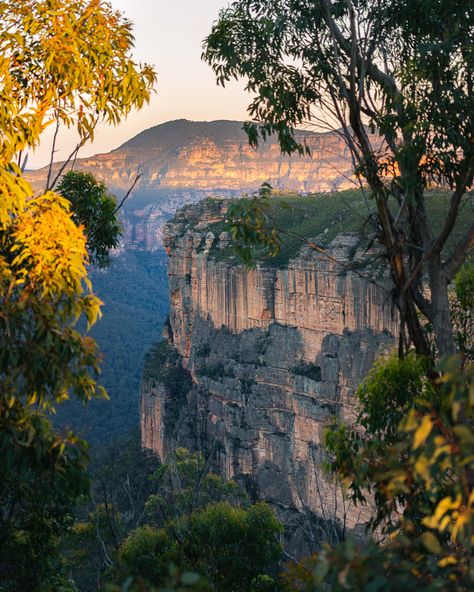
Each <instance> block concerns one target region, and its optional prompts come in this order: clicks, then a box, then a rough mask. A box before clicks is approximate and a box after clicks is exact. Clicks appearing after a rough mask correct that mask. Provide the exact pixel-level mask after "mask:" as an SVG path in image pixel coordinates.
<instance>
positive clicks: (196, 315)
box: [142, 201, 397, 553]
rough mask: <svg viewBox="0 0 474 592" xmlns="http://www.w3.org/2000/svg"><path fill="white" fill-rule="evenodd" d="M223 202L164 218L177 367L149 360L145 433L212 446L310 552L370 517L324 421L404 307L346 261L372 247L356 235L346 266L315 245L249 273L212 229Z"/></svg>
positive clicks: (155, 445) (340, 411) (332, 249)
mask: <svg viewBox="0 0 474 592" xmlns="http://www.w3.org/2000/svg"><path fill="white" fill-rule="evenodd" d="M225 208H226V202H224V201H222V202H215V201H214V202H207V203H205V202H204V203H201V204H199V205H197V206H193V207H189V206H188V207H187V208H185V209H184V210H181V212H179V213H178V215H177V216H176V217H175V218H174V220H173V221H172V222H170V223H168V225H167V228H166V234H165V246H166V248H167V251H168V254H169V264H168V275H169V283H170V296H171V310H170V320H169V326H168V327H167V328H166V331H165V332H166V336H167V341H168V354H167V356H168V358H167V360H164V358H163V357H162V358H161V359H160V360H157V362H156V363H157V364H158V365H159V364H163V362H165V366H166V364H167V367H168V370H167V372H168V375H167V377H164V375H163V374H162V375H161V376H159V375H158V374H156V373H154V372H153V360H152V359H150V360H149V362H148V369H147V368H146V369H145V373H144V378H143V383H142V440H143V444H144V446H146V447H149V448H152V449H154V450H155V451H156V452H158V453H159V454H160V455H166V453H167V451H168V450H169V449H170V448H171V447H173V446H175V445H177V444H179V445H186V446H189V447H192V448H201V449H203V450H204V451H206V452H208V453H211V454H212V456H213V459H214V463H215V468H216V470H218V471H219V472H220V473H221V474H222V475H224V476H225V477H227V478H234V479H236V480H238V481H239V482H241V483H243V484H244V485H245V486H246V487H247V488H248V490H249V491H250V492H251V494H252V495H254V496H255V497H256V498H260V499H265V500H266V501H268V502H269V503H271V504H272V505H273V507H274V508H275V509H276V511H277V513H278V514H279V516H280V518H281V519H282V520H283V522H284V523H285V525H286V532H287V544H288V546H289V547H290V548H291V549H293V550H294V551H295V552H296V553H298V552H307V551H308V550H311V548H312V547H315V546H316V545H317V543H318V541H319V542H320V541H321V539H322V538H328V537H331V536H333V535H335V533H336V531H337V528H343V527H346V528H355V527H356V526H357V524H358V523H359V522H362V521H363V519H364V516H361V515H359V511H358V510H357V511H354V509H350V508H348V507H347V506H346V505H345V504H344V502H343V500H342V498H341V495H340V491H339V490H338V488H337V486H336V485H335V484H334V483H333V482H331V481H330V480H329V479H328V478H327V477H325V476H324V475H323V472H322V458H323V452H322V449H321V440H322V433H323V429H324V426H325V425H327V423H328V422H329V421H331V420H332V418H334V417H335V416H337V417H341V418H343V419H346V420H349V421H350V420H351V419H352V418H353V416H354V400H353V395H354V390H355V389H356V387H357V386H358V384H359V383H360V381H361V379H362V378H363V376H364V375H365V374H366V373H367V371H368V370H369V368H370V366H371V364H372V363H373V361H374V358H375V357H376V356H377V354H378V353H380V352H382V351H384V350H386V349H387V348H388V347H390V345H391V344H392V343H393V338H394V335H396V333H397V317H396V314H395V311H394V310H393V309H392V307H391V304H390V299H389V298H388V291H387V289H385V288H384V286H383V285H379V284H374V283H371V282H370V281H368V280H366V279H364V278H363V277H360V276H359V275H357V273H355V272H352V271H348V269H347V267H346V263H348V262H349V261H350V262H351V263H354V262H358V263H359V264H360V265H361V264H362V262H363V259H364V257H365V256H366V255H365V253H364V250H363V249H362V248H361V246H360V245H359V239H358V238H357V236H356V235H355V234H351V233H349V234H345V235H339V236H337V237H336V238H335V239H334V240H332V241H331V244H330V246H329V248H328V253H330V254H331V256H332V257H333V258H335V259H337V260H338V261H340V262H341V264H338V263H336V262H335V261H334V260H333V259H331V260H329V259H328V258H327V257H326V256H324V255H321V254H318V253H316V252H314V251H311V250H310V249H308V248H304V249H302V250H301V251H300V253H299V254H298V256H297V257H295V258H293V259H291V260H290V261H289V263H288V264H287V265H286V266H285V267H284V268H278V267H272V266H270V265H268V264H260V265H257V267H256V268H255V269H253V270H250V271H249V270H247V269H246V268H245V267H243V266H242V265H239V264H238V262H237V261H236V260H235V259H232V258H229V257H227V258H226V257H222V256H220V255H219V254H222V252H223V249H225V248H226V245H227V242H228V238H227V235H226V233H221V234H219V235H216V234H215V233H213V232H212V231H211V229H213V228H215V222H216V221H217V220H219V219H222V217H223V215H224V210H225ZM165 357H166V356H165ZM170 371H173V372H174V375H173V376H174V378H173V380H170V379H169V376H170V375H169V372H170ZM179 372H181V373H182V374H181V376H184V375H186V376H187V377H188V379H189V383H188V386H187V387H186V389H185V390H186V392H183V389H182V388H180V389H179V393H178V392H177V390H176V386H177V385H182V379H180V378H179ZM328 525H331V527H330V528H329V527H328Z"/></svg>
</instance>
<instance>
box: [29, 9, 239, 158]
mask: <svg viewBox="0 0 474 592" xmlns="http://www.w3.org/2000/svg"><path fill="white" fill-rule="evenodd" d="M111 2H112V5H113V6H114V7H116V8H117V9H119V10H121V11H122V12H123V13H124V14H125V15H126V16H127V17H128V18H129V19H130V20H131V21H132V22H133V23H134V33H135V52H134V56H135V58H136V60H137V61H146V62H148V63H151V64H153V65H154V66H155V70H156V71H157V73H158V82H157V85H156V91H157V92H156V95H155V96H154V97H153V99H152V101H151V103H150V105H149V106H148V107H145V108H144V109H143V110H142V111H140V112H137V113H132V114H131V115H130V116H129V118H128V120H127V121H126V122H125V123H122V124H121V125H120V126H119V127H118V128H109V127H105V126H103V127H101V128H100V129H99V131H98V133H97V137H96V140H95V142H94V144H92V145H91V144H88V145H87V146H85V147H84V148H83V149H82V151H81V153H80V156H89V155H91V154H96V153H98V152H108V151H109V150H111V149H113V148H116V147H117V146H119V145H120V144H122V143H123V142H125V141H126V140H128V139H129V138H131V137H132V136H134V135H135V134H137V133H138V132H140V131H142V130H143V129H146V128H148V127H151V126H153V125H156V124H158V123H162V122H164V121H169V120H172V119H181V118H186V119H194V120H213V119H239V120H241V119H245V117H246V109H245V108H246V106H247V104H248V103H249V102H250V101H249V97H248V95H246V94H245V93H244V91H243V84H242V83H232V84H231V85H230V86H228V87H226V88H225V89H222V87H218V86H217V85H216V83H215V79H214V75H213V73H212V70H211V69H210V68H209V66H207V64H205V63H203V62H201V57H200V56H201V45H202V40H203V39H204V38H205V37H206V35H208V34H209V32H210V30H211V26H212V23H213V21H215V20H216V19H217V16H218V13H219V10H220V9H221V8H223V7H225V6H227V5H228V2H227V1H226V0H111ZM60 139H61V141H60V143H59V146H58V147H59V149H60V150H59V151H58V153H57V154H56V159H57V160H61V158H63V157H64V156H65V155H66V153H67V152H69V151H70V150H71V149H72V147H73V146H74V145H75V141H76V139H75V136H73V135H72V134H67V133H66V134H63V135H62V137H61V138H60ZM50 144H51V132H50V133H49V134H46V135H45V137H44V139H43V141H42V142H41V146H40V148H39V149H38V150H37V151H36V153H35V154H32V155H30V159H29V162H28V166H29V167H32V168H33V167H39V166H43V165H45V164H46V163H47V162H48V159H49V150H50Z"/></svg>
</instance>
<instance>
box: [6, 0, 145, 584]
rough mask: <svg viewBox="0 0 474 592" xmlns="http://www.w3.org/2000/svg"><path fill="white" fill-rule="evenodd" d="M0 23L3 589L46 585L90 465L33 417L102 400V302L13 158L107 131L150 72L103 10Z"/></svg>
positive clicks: (23, 13) (52, 0) (62, 220)
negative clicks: (56, 133)
mask: <svg viewBox="0 0 474 592" xmlns="http://www.w3.org/2000/svg"><path fill="white" fill-rule="evenodd" d="M0 14H1V15H2V18H1V22H0V47H1V52H0V53H1V57H0V106H1V108H0V129H1V132H0V195H1V199H0V310H1V312H0V423H1V427H2V429H1V430H0V452H1V457H2V463H1V467H0V482H1V484H2V486H1V488H0V532H1V535H0V566H2V569H1V570H0V572H1V575H0V587H1V588H2V589H4V590H24V589H25V585H26V584H25V582H28V585H27V586H26V587H27V588H28V589H43V588H44V589H47V586H48V583H47V582H48V577H49V576H51V577H53V576H52V574H54V573H55V570H54V568H53V564H54V551H55V549H56V546H57V540H56V537H57V528H58V525H61V524H64V521H65V520H66V519H67V516H68V513H69V512H70V509H71V501H72V500H73V499H74V498H75V497H77V495H79V494H80V493H83V492H84V491H85V490H86V489H87V479H86V476H85V473H84V470H85V464H86V456H87V455H86V448H85V445H84V443H83V442H81V441H79V440H77V438H75V437H74V436H73V435H72V434H66V435H60V434H57V433H56V432H54V430H53V429H52V427H51V425H50V423H49V422H48V421H47V420H46V419H45V418H44V412H45V411H47V412H49V413H52V412H54V410H55V408H56V406H57V405H58V404H59V403H61V402H62V401H64V400H66V399H68V398H70V397H77V398H78V399H79V400H80V401H82V402H87V401H89V400H90V399H91V398H93V397H100V396H104V391H103V389H101V388H100V387H98V386H97V385H96V382H95V378H96V375H97V373H98V371H99V358H98V352H97V347H96V344H95V342H94V341H93V340H92V339H91V338H90V337H88V336H87V334H86V335H84V334H82V333H81V332H80V331H79V330H78V328H77V322H78V320H79V319H80V318H81V317H85V318H86V319H87V322H88V325H89V326H90V325H92V324H93V323H94V321H95V320H96V319H97V318H98V316H99V314H100V304H101V303H100V301H99V299H98V298H97V297H96V296H94V294H93V292H92V286H91V284H90V282H89V280H88V277H87V267H86V266H87V263H88V261H89V259H88V254H87V249H86V237H85V235H84V232H83V229H82V227H79V226H77V225H76V224H75V222H74V220H73V216H72V212H71V209H70V204H69V202H68V201H67V200H66V199H65V198H64V197H62V196H60V195H59V194H57V193H54V192H52V191H46V192H45V193H43V194H41V195H33V190H32V188H31V186H30V185H29V183H28V182H27V181H26V180H25V179H24V177H23V175H22V164H23V155H24V154H25V153H26V152H27V151H28V150H30V149H32V148H34V147H35V146H37V145H38V142H39V140H40V136H41V133H42V132H43V131H44V130H45V129H46V128H47V127H48V126H49V125H50V124H51V123H53V122H58V121H59V122H61V123H62V124H64V125H66V126H68V127H75V128H76V129H77V131H78V134H79V138H80V143H83V142H85V141H86V140H87V139H88V138H92V137H93V134H94V127H95V125H96V124H97V122H98V121H99V120H104V121H106V122H108V123H113V124H116V123H118V122H119V121H120V120H121V119H122V118H123V117H125V116H126V115H127V114H128V113H129V112H130V110H131V109H133V108H140V107H141V106H142V105H143V104H144V103H145V102H146V101H148V99H149V97H150V92H151V89H152V85H153V83H154V80H155V75H154V72H153V70H152V69H151V68H150V67H149V66H143V67H142V66H140V65H137V64H135V63H134V62H133V60H132V58H131V49H132V47H133V36H132V32H131V24H130V23H129V22H128V21H126V20H125V19H124V18H123V17H122V16H121V14H120V13H119V12H117V11H114V10H113V9H112V7H111V5H110V4H109V3H108V2H104V1H102V0H44V1H41V0H40V1H36V0H35V1H33V0H21V1H18V0H15V1H6V2H0ZM25 550H27V553H25ZM43 552H44V554H43ZM11 561H15V562H17V563H16V565H13V566H12V564H11ZM22 562H23V563H22ZM7 565H8V566H9V569H4V567H5V566H7ZM28 578H30V579H29V580H28ZM49 585H51V582H49Z"/></svg>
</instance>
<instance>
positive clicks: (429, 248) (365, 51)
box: [203, 0, 474, 355]
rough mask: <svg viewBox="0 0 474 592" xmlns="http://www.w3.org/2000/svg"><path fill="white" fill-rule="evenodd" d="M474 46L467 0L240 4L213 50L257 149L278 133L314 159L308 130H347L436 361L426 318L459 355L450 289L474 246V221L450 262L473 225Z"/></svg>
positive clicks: (400, 292)
mask: <svg viewBox="0 0 474 592" xmlns="http://www.w3.org/2000/svg"><path fill="white" fill-rule="evenodd" d="M473 42H474V4H473V3H472V2H465V0H420V1H417V2H413V1H412V0H383V1H382V0H237V1H236V2H233V3H232V4H231V5H230V6H229V7H228V8H226V9H224V10H222V11H221V12H220V15H219V19H218V21H217V22H216V24H215V25H214V26H213V29H212V32H211V34H210V35H209V36H208V37H207V39H206V41H205V46H204V53H203V58H204V59H205V60H206V61H207V62H208V63H209V64H210V65H211V66H212V68H213V70H214V72H215V74H216V77H217V82H218V83H219V84H222V85H223V86H224V85H225V84H226V83H227V82H228V81H230V80H231V79H233V78H235V79H238V78H244V79H246V81H247V84H246V88H247V90H249V91H250V92H251V93H252V94H253V99H252V101H251V103H250V104H249V107H248V112H249V115H250V118H251V119H252V121H251V122H250V123H248V124H246V126H245V128H246V131H247V133H248V135H249V140H250V143H251V144H253V145H257V144H258V142H259V140H261V139H263V140H264V139H265V138H266V137H267V136H268V135H269V134H277V135H278V138H279V141H280V145H281V148H282V150H283V151H284V152H287V153H291V152H295V151H299V152H300V153H304V152H305V151H306V147H305V146H304V144H302V143H301V142H300V140H299V139H298V136H297V135H295V130H296V128H297V127H298V126H300V125H302V124H307V123H313V124H315V125H319V126H320V127H322V128H324V129H327V128H328V127H329V128H331V129H337V130H338V131H339V133H340V134H341V136H342V137H343V139H344V141H345V142H346V144H347V146H348V148H349V150H350V154H351V155H352V158H353V162H354V169H355V174H356V176H357V177H358V178H359V180H361V181H362V182H363V183H364V184H365V185H366V186H368V187H369V188H370V192H371V195H372V198H373V202H372V204H373V209H374V214H373V215H372V216H371V219H372V221H373V222H374V225H375V228H376V232H377V235H378V238H379V240H380V242H381V243H382V245H383V247H384V249H385V253H386V256H387V259H388V261H389V263H390V270H391V275H392V279H393V285H394V291H393V293H394V300H395V302H396V304H397V306H398V309H399V312H400V320H401V336H402V338H401V340H402V345H403V343H404V345H405V346H407V345H409V343H410V342H411V343H413V344H414V346H415V348H416V349H417V351H418V352H420V353H423V354H430V353H431V352H430V344H429V339H428V336H427V333H426V331H425V328H424V323H423V321H422V320H421V318H420V317H424V318H425V319H428V321H429V324H430V325H431V326H432V328H433V331H434V337H435V342H436V346H437V351H438V354H439V355H445V354H450V353H453V352H454V351H455V340H454V336H453V327H452V323H451V319H450V309H449V298H448V286H449V284H450V282H451V281H452V279H453V277H454V276H455V274H456V272H457V271H458V270H459V268H460V266H461V265H462V263H463V262H464V261H465V260H466V258H467V257H468V255H469V253H470V250H471V249H472V246H473V244H474V222H473V223H472V224H471V226H470V228H469V230H468V231H467V233H466V234H464V236H462V237H461V238H459V239H457V240H456V241H454V242H455V244H454V245H451V249H450V252H449V255H447V254H446V253H447V250H446V249H445V246H446V243H447V241H448V240H450V241H451V242H453V229H454V228H455V225H456V221H457V220H458V218H459V217H460V216H469V215H471V216H472V209H469V204H471V207H472V193H471V191H470V189H471V187H472V182H473V173H474V142H473V135H474V134H473V117H474V95H473V66H474V52H473ZM370 131H372V132H376V133H375V135H373V134H370V133H369V132H370ZM377 136H379V137H377ZM433 185H436V186H442V187H445V188H446V189H447V190H448V191H449V192H450V196H449V203H448V207H447V210H446V215H445V217H444V219H443V221H442V225H441V227H440V228H437V227H436V225H434V224H433V221H432V220H430V218H429V215H428V213H427V202H428V200H429V199H430V195H429V192H427V189H428V188H429V187H431V186H433ZM426 288H428V289H426ZM420 313H421V314H420Z"/></svg>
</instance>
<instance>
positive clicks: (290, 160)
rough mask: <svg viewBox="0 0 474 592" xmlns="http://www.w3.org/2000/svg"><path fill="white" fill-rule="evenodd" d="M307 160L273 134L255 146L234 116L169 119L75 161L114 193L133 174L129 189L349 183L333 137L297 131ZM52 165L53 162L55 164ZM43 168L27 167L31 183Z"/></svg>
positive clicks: (342, 151)
mask: <svg viewBox="0 0 474 592" xmlns="http://www.w3.org/2000/svg"><path fill="white" fill-rule="evenodd" d="M300 138H301V140H302V141H304V142H305V143H306V144H307V146H308V147H309V148H310V149H311V151H312V158H309V157H300V156H296V155H295V156H292V157H288V156H283V155H282V154H281V152H280V148H279V145H278V143H277V141H276V139H275V138H269V139H268V140H267V142H265V143H262V144H261V146H260V147H259V148H258V149H257V150H255V149H253V148H251V147H250V146H249V143H248V138H247V135H246V134H245V133H244V132H243V131H242V123H241V122H238V121H212V122H193V121H186V120H178V121H170V122H168V123H164V124H162V125H158V126H156V127H153V128H150V129H148V130H146V131H144V132H142V133H140V134H138V135H137V136H136V137H134V138H132V139H131V140H129V141H128V142H126V143H125V144H123V145H122V146H120V147H119V148H117V149H116V150H113V151H112V152H109V153H107V154H97V155H96V156H93V157H90V158H82V159H78V160H77V161H76V163H75V165H76V168H78V169H81V170H86V171H88V172H91V173H93V174H94V175H96V176H97V177H98V178H99V179H101V180H103V181H104V182H105V183H106V184H107V186H108V187H109V188H110V189H112V190H113V191H117V192H121V191H126V190H127V189H128V188H129V187H130V186H131V184H132V182H133V181H134V179H135V176H136V174H137V171H138V170H139V171H140V179H139V182H138V183H137V186H136V189H137V190H139V191H158V190H163V189H167V190H176V189H193V190H201V191H214V190H223V189H224V190H229V191H236V192H242V191H248V190H253V189H255V188H257V187H259V186H260V185H261V184H262V183H263V182H265V181H267V182H270V183H271V184H272V185H273V187H274V188H276V189H285V190H291V191H299V192H301V191H309V192H320V191H334V190H337V189H343V188H347V187H351V186H353V183H351V181H350V180H349V179H350V177H351V176H352V161H351V159H350V156H349V154H348V151H347V148H346V146H345V144H344V142H343V141H342V140H341V138H340V137H339V135H338V134H336V133H333V132H328V133H313V132H309V131H308V132H300ZM56 166H59V165H56ZM46 175H47V170H46V169H41V170H38V171H30V172H29V173H28V178H29V180H30V181H31V182H32V183H33V185H34V186H35V187H36V188H38V189H39V188H40V187H42V186H44V183H45V180H46Z"/></svg>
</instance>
